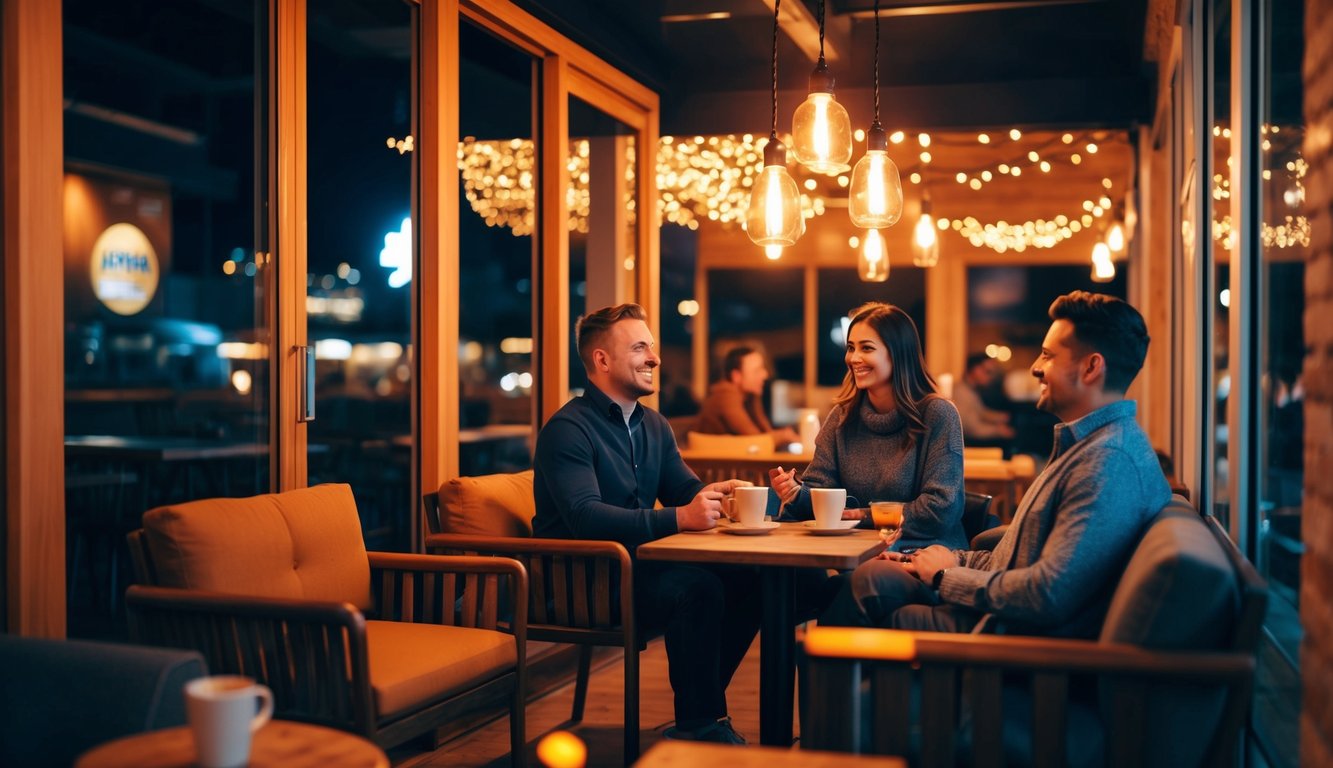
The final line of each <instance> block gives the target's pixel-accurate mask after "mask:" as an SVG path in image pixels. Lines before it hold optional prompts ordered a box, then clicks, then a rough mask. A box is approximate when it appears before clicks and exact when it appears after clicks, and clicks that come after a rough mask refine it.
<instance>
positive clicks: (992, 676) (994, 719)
mask: <svg viewBox="0 0 1333 768" xmlns="http://www.w3.org/2000/svg"><path fill="white" fill-rule="evenodd" d="M1002 684H1003V678H1002V676H1001V674H1000V670H999V669H998V668H997V667H979V668H976V669H972V670H969V671H968V673H967V681H966V685H967V703H968V706H969V707H970V708H971V710H972V757H973V761H972V765H973V766H975V768H990V766H995V768H999V766H1000V765H1002V764H1003V762H1004V760H1003V757H1002V756H1003V754H1004V752H1003V747H1004V742H1003V728H1004V726H1003V717H1004V711H1003V702H1002V690H1003V689H1002Z"/></svg>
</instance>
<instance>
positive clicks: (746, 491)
mask: <svg viewBox="0 0 1333 768" xmlns="http://www.w3.org/2000/svg"><path fill="white" fill-rule="evenodd" d="M733 493H734V494H735V496H736V501H735V503H734V505H733V509H735V512H736V517H735V519H736V522H737V523H740V524H741V525H743V526H745V527H746V528H755V527H757V526H760V525H762V524H763V522H764V513H765V512H767V511H768V489H767V488H764V487H762V486H748V487H741V488H737V489H736V490H735V491H733Z"/></svg>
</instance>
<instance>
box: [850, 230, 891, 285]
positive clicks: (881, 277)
mask: <svg viewBox="0 0 1333 768" xmlns="http://www.w3.org/2000/svg"><path fill="white" fill-rule="evenodd" d="M856 261H857V272H858V273H859V274H860V276H861V279H862V280H864V281H866V282H867V283H882V282H884V281H885V280H888V279H889V249H888V247H887V246H886V245H885V244H884V236H883V235H881V234H880V232H879V230H878V229H872V230H870V231H869V232H866V236H865V237H864V238H862V239H861V252H860V255H859V256H858V258H857V260H856Z"/></svg>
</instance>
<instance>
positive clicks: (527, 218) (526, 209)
mask: <svg viewBox="0 0 1333 768" xmlns="http://www.w3.org/2000/svg"><path fill="white" fill-rule="evenodd" d="M458 38H459V52H458V56H459V68H460V72H461V75H460V78H459V80H460V93H459V136H460V137H461V141H460V143H459V160H458V163H459V185H460V186H461V188H462V189H461V194H460V195H459V198H460V201H459V207H460V212H459V222H458V238H459V243H458V247H459V267H458V269H459V275H458V277H459V286H460V289H459V300H458V327H459V339H458V355H459V379H460V380H459V393H460V400H461V402H460V419H461V421H460V424H459V426H460V429H459V434H458V440H459V446H458V448H459V471H460V472H461V473H462V474H464V475H479V474H487V473H492V472H514V471H518V470H522V469H526V468H528V467H530V466H532V454H531V450H530V443H531V438H532V434H533V423H532V422H533V413H534V411H533V400H532V398H533V391H534V385H535V382H534V380H533V377H534V375H535V372H534V371H533V370H532V360H533V354H532V344H533V341H532V340H533V334H534V322H535V320H534V317H533V261H534V254H535V248H534V241H533V236H534V228H535V226H536V221H537V216H536V205H537V190H538V189H539V180H538V168H537V155H536V146H535V143H534V129H533V125H534V118H535V116H534V113H533V99H534V94H535V93H536V90H537V81H536V72H537V67H536V64H537V61H536V59H534V58H533V57H532V56H530V55H529V54H527V53H524V52H523V51H520V50H518V49H517V48H514V47H512V46H510V45H508V44H507V43H505V42H503V41H501V40H499V39H497V38H496V37H494V36H492V35H491V34H490V33H488V32H486V31H484V30H482V29H480V28H478V27H477V26H475V25H473V24H471V23H468V22H466V21H464V22H462V23H461V24H460V25H459V33H458Z"/></svg>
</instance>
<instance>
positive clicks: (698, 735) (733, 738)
mask: <svg viewBox="0 0 1333 768" xmlns="http://www.w3.org/2000/svg"><path fill="white" fill-rule="evenodd" d="M662 736H663V737H665V738H668V739H672V740H677V741H711V742H715V743H718V744H740V745H742V746H743V745H744V744H745V743H746V742H745V737H744V736H742V735H740V734H739V733H736V729H735V728H732V727H731V718H730V717H723V718H719V719H718V721H717V722H716V723H709V724H708V725H705V726H703V727H701V728H695V729H693V730H686V729H684V728H678V727H672V728H668V729H666V731H665V732H663V733H662Z"/></svg>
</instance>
